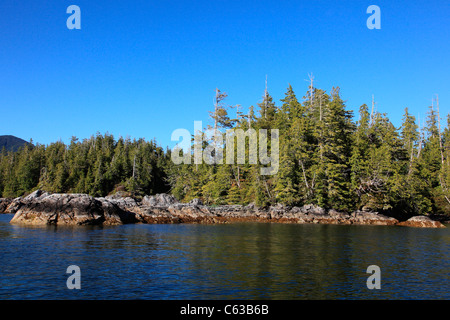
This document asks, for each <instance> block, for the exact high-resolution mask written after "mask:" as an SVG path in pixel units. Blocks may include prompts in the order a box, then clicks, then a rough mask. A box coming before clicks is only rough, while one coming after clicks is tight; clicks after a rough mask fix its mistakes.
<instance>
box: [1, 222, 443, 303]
mask: <svg viewBox="0 0 450 320" xmlns="http://www.w3.org/2000/svg"><path fill="white" fill-rule="evenodd" d="M11 218H12V215H6V214H5V215H0V242H1V246H0V267H1V273H0V299H158V300H161V299H165V300H167V299H251V300H254V299H277V300H281V299H283V300H294V299H449V298H450V290H449V289H450V285H449V283H450V281H449V280H450V275H449V270H450V263H449V258H450V232H449V228H446V229H416V228H405V227H385V226H335V225H312V224H307V225H297V224H295V225H293V224H258V223H245V224H228V225H123V226H115V227H103V228H102V227H57V228H55V227H26V226H16V225H11V224H9V220H10V219H11ZM70 265H77V266H79V267H80V270H81V289H80V290H77V289H73V290H70V289H68V288H67V286H66V281H67V279H68V277H69V276H70V274H67V273H66V270H67V267H68V266H70ZM369 265H378V266H379V267H380V270H381V289H379V290H377V289H373V290H369V289H368V288H367V285H366V280H367V278H368V277H369V276H370V274H367V273H366V270H367V267H368V266H369Z"/></svg>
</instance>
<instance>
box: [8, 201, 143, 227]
mask: <svg viewBox="0 0 450 320" xmlns="http://www.w3.org/2000/svg"><path fill="white" fill-rule="evenodd" d="M135 221H136V219H135V218H134V214H131V213H127V212H124V211H123V210H121V209H120V208H119V207H118V206H117V205H115V204H114V203H112V202H109V201H107V200H105V199H100V200H98V199H95V198H93V197H91V196H89V195H87V194H51V195H47V196H45V197H37V198H35V200H28V201H24V202H23V203H22V206H21V207H20V209H19V210H18V211H17V212H16V214H15V215H14V217H13V218H12V219H11V223H13V224H20V223H26V224H32V225H98V224H104V225H116V224H123V223H130V222H135Z"/></svg>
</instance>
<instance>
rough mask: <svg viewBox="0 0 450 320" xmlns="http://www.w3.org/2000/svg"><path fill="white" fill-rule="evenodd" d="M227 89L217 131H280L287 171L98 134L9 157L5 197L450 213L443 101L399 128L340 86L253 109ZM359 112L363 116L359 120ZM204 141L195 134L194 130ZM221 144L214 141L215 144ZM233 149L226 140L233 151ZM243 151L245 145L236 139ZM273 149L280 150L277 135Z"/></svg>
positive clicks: (216, 115) (2, 169)
mask: <svg viewBox="0 0 450 320" xmlns="http://www.w3.org/2000/svg"><path fill="white" fill-rule="evenodd" d="M226 97H227V95H226V94H225V93H222V92H220V91H219V90H217V92H216V105H215V106H214V110H212V111H211V112H210V117H211V119H212V122H213V123H214V124H213V125H212V126H210V127H211V128H213V129H214V130H218V131H220V132H223V133H225V131H226V130H227V129H242V130H243V131H246V130H248V129H249V128H253V129H255V130H258V129H274V128H276V129H279V150H280V153H279V170H278V173H277V174H276V175H261V174H260V168H261V167H263V166H267V165H266V164H261V163H258V164H251V163H249V161H248V159H249V158H248V150H249V148H248V147H249V146H248V143H249V141H248V140H247V141H246V143H247V147H246V148H245V150H246V152H247V156H246V161H245V163H243V164H238V163H237V162H235V163H234V164H207V163H205V162H203V163H201V164H195V163H191V164H179V165H175V164H174V163H173V162H172V161H171V151H170V150H164V149H162V148H161V147H159V146H157V144H156V142H154V141H150V142H147V141H145V140H143V139H139V140H133V141H131V140H130V139H123V138H122V137H120V138H119V139H117V140H115V139H114V137H113V136H112V135H109V134H105V135H101V134H97V135H96V136H92V137H91V138H90V139H85V140H83V141H82V142H80V141H78V140H77V139H76V138H72V141H71V142H70V144H69V145H66V144H64V143H62V142H56V143H52V144H50V145H48V146H44V145H36V146H31V145H27V146H25V147H24V148H22V149H20V150H19V151H18V152H6V151H5V150H3V151H2V152H1V155H0V196H3V197H14V196H20V195H23V194H26V193H28V192H31V191H32V190H33V189H36V188H41V189H43V190H47V191H50V192H76V193H88V194H91V195H94V196H104V195H107V194H110V193H114V192H116V191H118V190H125V191H128V192H129V193H131V194H133V195H137V196H139V195H144V194H154V193H160V192H171V193H172V194H173V195H175V196H176V197H177V198H178V199H179V200H180V201H184V202H187V201H190V200H192V199H194V198H201V199H202V200H203V202H204V203H205V204H208V205H221V204H249V203H255V204H256V205H258V206H266V205H272V204H276V203H282V204H286V205H304V204H316V205H319V206H321V207H324V208H334V209H337V210H342V211H352V210H355V209H362V208H366V209H370V210H376V211H395V212H400V213H413V214H430V213H449V212H450V190H449V188H450V130H449V128H450V115H448V116H447V123H446V126H445V128H441V121H440V115H439V108H438V107H437V108H436V107H434V106H430V107H429V110H428V113H427V116H426V119H425V120H426V124H425V125H424V126H421V125H420V124H419V123H418V121H417V120H416V118H415V117H414V116H413V115H412V114H410V113H409V111H408V109H405V110H404V115H403V119H402V124H401V126H400V127H398V128H396V127H395V126H394V125H393V124H392V122H391V121H390V120H389V118H388V117H387V115H386V114H384V113H379V112H375V111H374V110H373V107H372V108H370V107H369V106H367V105H366V104H364V105H362V106H361V107H360V108H359V114H358V115H357V116H355V115H354V114H353V112H352V111H349V110H347V107H346V105H345V102H344V101H343V100H342V98H341V96H340V91H339V88H333V89H332V90H331V92H330V93H327V92H326V91H324V90H322V89H318V88H314V87H313V86H312V85H311V86H310V87H309V89H308V91H307V93H306V94H305V96H304V97H303V98H302V99H301V100H302V101H300V100H299V99H298V98H297V97H296V95H295V93H294V90H293V88H292V87H291V86H289V87H288V89H287V92H286V93H285V97H284V98H283V99H282V100H281V101H280V105H279V106H277V105H276V103H275V102H274V101H273V98H272V97H271V96H270V94H269V93H268V91H267V89H266V91H265V92H264V95H263V97H262V102H261V103H259V104H258V105H257V107H256V108H255V107H253V106H252V107H250V108H249V111H248V113H246V114H244V113H243V112H241V109H240V107H239V106H235V107H231V106H227V105H226V104H225V103H224V101H225V100H226ZM356 118H357V120H355V119H356ZM192 139H193V140H194V137H192ZM213 143H215V142H214V141H212V140H211V141H209V140H208V139H205V140H204V141H203V144H202V148H203V149H206V148H207V147H208V146H210V145H211V144H213ZM227 147H230V148H231V146H227V145H226V144H224V145H223V148H224V153H226V149H227ZM233 148H236V144H234V145H233ZM268 148H269V149H270V148H271V145H270V140H269V145H268Z"/></svg>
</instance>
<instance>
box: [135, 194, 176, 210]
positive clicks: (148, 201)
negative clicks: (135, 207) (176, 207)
mask: <svg viewBox="0 0 450 320" xmlns="http://www.w3.org/2000/svg"><path fill="white" fill-rule="evenodd" d="M176 203H178V201H177V199H175V197H174V196H172V195H170V194H165V193H160V194H156V195H154V196H145V197H144V198H143V199H142V202H141V204H142V205H145V206H153V207H168V206H170V205H172V204H176Z"/></svg>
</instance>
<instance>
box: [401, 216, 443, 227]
mask: <svg viewBox="0 0 450 320" xmlns="http://www.w3.org/2000/svg"><path fill="white" fill-rule="evenodd" d="M397 225H398V226H404V227H415V228H445V226H444V225H443V224H442V223H440V222H439V221H434V220H431V219H430V218H429V217H426V216H414V217H412V218H409V219H408V220H406V221H402V222H399V223H398V224H397Z"/></svg>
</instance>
